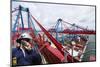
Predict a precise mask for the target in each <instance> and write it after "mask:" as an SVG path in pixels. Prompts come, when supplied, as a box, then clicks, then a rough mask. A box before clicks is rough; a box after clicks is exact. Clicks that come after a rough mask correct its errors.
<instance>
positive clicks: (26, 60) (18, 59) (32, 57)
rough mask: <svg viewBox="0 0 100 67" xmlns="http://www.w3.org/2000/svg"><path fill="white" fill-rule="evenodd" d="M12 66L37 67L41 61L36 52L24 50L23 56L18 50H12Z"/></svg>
mask: <svg viewBox="0 0 100 67" xmlns="http://www.w3.org/2000/svg"><path fill="white" fill-rule="evenodd" d="M12 59H13V63H12V64H13V65H21V66H23V65H38V64H41V62H42V59H41V56H40V54H39V53H38V51H37V50H35V49H32V50H31V51H28V50H25V56H24V54H23V51H22V50H21V49H20V48H13V49H12Z"/></svg>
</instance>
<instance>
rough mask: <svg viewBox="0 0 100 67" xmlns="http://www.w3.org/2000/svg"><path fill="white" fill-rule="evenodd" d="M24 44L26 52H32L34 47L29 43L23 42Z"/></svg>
mask: <svg viewBox="0 0 100 67" xmlns="http://www.w3.org/2000/svg"><path fill="white" fill-rule="evenodd" d="M23 42H24V43H25V45H23V46H24V48H25V49H26V50H31V49H32V46H31V44H30V43H29V42H27V41H23Z"/></svg>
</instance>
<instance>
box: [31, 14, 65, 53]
mask: <svg viewBox="0 0 100 67" xmlns="http://www.w3.org/2000/svg"><path fill="white" fill-rule="evenodd" d="M31 16H32V15H31ZM32 18H33V19H34V20H35V22H36V23H37V24H38V25H39V27H40V28H41V29H42V31H43V32H44V33H45V34H46V35H47V37H48V38H49V39H50V40H51V41H52V42H53V43H54V45H55V46H56V47H57V48H58V50H59V51H60V52H61V53H62V55H64V52H63V51H62V49H63V47H62V46H61V45H62V44H61V43H59V42H58V41H57V40H56V39H55V38H53V37H52V35H51V34H49V32H48V31H46V30H45V28H43V27H42V25H41V24H40V23H39V22H38V21H37V20H36V19H35V18H34V17H33V16H32Z"/></svg>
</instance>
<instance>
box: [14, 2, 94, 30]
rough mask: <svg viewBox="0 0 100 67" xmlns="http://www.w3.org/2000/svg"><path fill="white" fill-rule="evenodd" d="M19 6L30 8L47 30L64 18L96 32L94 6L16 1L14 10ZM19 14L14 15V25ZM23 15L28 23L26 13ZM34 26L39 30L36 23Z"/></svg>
mask: <svg viewBox="0 0 100 67" xmlns="http://www.w3.org/2000/svg"><path fill="white" fill-rule="evenodd" d="M19 5H21V6H23V7H27V8H29V10H30V12H31V14H32V15H33V16H34V17H35V18H36V19H37V20H38V21H39V22H40V24H42V26H43V27H45V28H46V29H49V28H51V27H53V26H54V25H55V24H56V22H57V19H59V18H62V19H63V20H65V21H67V22H69V23H75V24H76V25H79V26H82V27H85V28H86V27H88V28H89V29H94V30H95V7H93V6H91V7H90V6H79V5H63V4H46V3H29V2H15V1H14V2H12V10H14V8H16V7H18V6H19ZM17 13H18V12H15V13H12V24H14V23H15V19H16V15H17ZM23 15H24V22H27V20H26V15H25V13H23ZM25 24H26V23H25ZM34 24H35V27H36V29H38V30H39V27H38V26H37V25H36V23H34ZM26 25H27V24H26ZM66 25H67V24H66ZM12 27H13V26H12Z"/></svg>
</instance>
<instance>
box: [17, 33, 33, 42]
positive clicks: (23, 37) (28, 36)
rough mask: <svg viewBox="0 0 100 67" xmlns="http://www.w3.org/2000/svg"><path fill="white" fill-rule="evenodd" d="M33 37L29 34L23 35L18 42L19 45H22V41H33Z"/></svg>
mask: <svg viewBox="0 0 100 67" xmlns="http://www.w3.org/2000/svg"><path fill="white" fill-rule="evenodd" d="M31 39H32V37H31V36H30V34H29V33H22V34H21V35H20V36H19V38H18V39H17V40H16V42H17V43H21V40H26V41H29V40H31Z"/></svg>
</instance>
